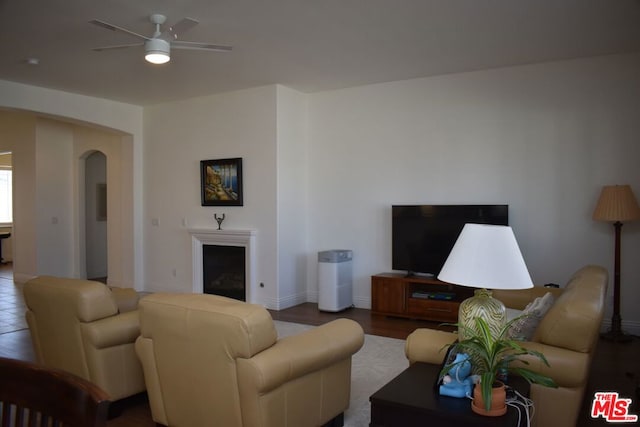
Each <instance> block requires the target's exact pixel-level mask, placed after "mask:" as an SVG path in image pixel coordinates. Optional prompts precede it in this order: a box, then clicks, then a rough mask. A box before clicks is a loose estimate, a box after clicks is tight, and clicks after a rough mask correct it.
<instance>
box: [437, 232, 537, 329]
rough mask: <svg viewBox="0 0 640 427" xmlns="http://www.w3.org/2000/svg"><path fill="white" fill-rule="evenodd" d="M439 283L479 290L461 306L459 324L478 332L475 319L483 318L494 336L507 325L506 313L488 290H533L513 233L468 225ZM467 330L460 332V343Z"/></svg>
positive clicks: (453, 250)
mask: <svg viewBox="0 0 640 427" xmlns="http://www.w3.org/2000/svg"><path fill="white" fill-rule="evenodd" d="M438 279H439V280H442V281H443V282H448V283H453V284H455V285H460V286H469V287H472V288H479V289H478V290H476V291H475V292H474V296H473V297H471V298H468V299H466V300H464V301H463V302H462V303H461V304H460V308H459V310H458V323H459V324H461V325H463V326H465V327H466V328H469V329H471V330H475V329H476V327H475V318H476V317H482V318H483V319H484V320H485V321H486V322H487V324H488V326H489V329H490V330H491V332H492V334H494V336H495V335H496V334H497V333H498V331H500V329H502V327H503V326H504V325H505V323H506V309H505V307H504V304H503V303H502V302H501V301H499V300H497V299H495V298H493V297H492V296H491V291H489V290H488V289H526V288H531V287H533V282H532V281H531V276H530V275H529V271H528V270H527V266H526V265H525V262H524V259H523V258H522V254H521V253H520V248H519V247H518V243H517V242H516V238H515V236H514V234H513V230H512V229H511V227H509V226H505V225H488V224H465V226H464V227H463V228H462V232H461V233H460V235H459V236H458V240H456V243H455V245H454V246H453V249H451V253H450V254H449V257H448V258H447V260H446V261H445V263H444V266H443V267H442V270H441V271H440V274H438ZM464 330H465V328H460V330H459V331H458V334H459V335H460V339H464V338H465V335H464Z"/></svg>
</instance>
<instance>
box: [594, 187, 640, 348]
mask: <svg viewBox="0 0 640 427" xmlns="http://www.w3.org/2000/svg"><path fill="white" fill-rule="evenodd" d="M638 218H640V207H638V202H637V200H636V198H635V196H634V194H633V190H631V187H630V186H628V185H606V186H604V187H602V191H601V192H600V197H599V199H598V203H597V204H596V208H595V209H594V211H593V219H594V220H596V221H605V222H612V223H613V227H614V231H615V250H614V254H615V260H614V274H613V315H612V317H611V329H610V330H609V332H607V333H606V334H603V335H602V336H603V338H605V339H609V340H611V341H630V340H631V337H630V336H628V335H626V334H624V333H623V332H622V319H621V317H620V232H621V229H622V223H623V222H629V221H635V220H637V219H638Z"/></svg>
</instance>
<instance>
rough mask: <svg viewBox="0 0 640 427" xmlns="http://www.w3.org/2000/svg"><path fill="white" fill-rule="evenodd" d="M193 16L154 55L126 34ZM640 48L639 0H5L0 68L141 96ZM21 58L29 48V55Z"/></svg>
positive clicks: (321, 82) (53, 84)
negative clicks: (159, 59) (192, 23)
mask: <svg viewBox="0 0 640 427" xmlns="http://www.w3.org/2000/svg"><path fill="white" fill-rule="evenodd" d="M151 13H162V14H165V15H166V16H167V17H168V20H167V21H168V23H169V24H171V23H175V22H177V21H179V20H180V19H181V18H183V17H190V18H194V19H197V20H199V21H200V24H199V25H198V26H196V27H195V28H193V29H192V30H190V31H189V32H188V33H186V34H185V35H184V37H183V38H182V40H189V41H202V42H209V43H216V44H229V45H232V46H233V47H234V50H233V51H232V52H213V53H212V52H202V51H191V50H172V53H171V56H172V59H171V62H169V63H168V64H165V65H160V66H158V65H151V64H148V63H146V62H145V61H144V58H143V56H144V55H143V48H142V47H135V48H128V49H118V50H110V51H102V52H95V51H92V50H91V48H93V47H98V46H104V45H110V44H124V43H133V42H136V41H137V39H135V38H132V37H131V36H129V35H127V34H122V33H116V32H111V31H108V30H106V29H103V28H99V27H97V26H95V25H91V24H89V23H88V21H89V20H91V19H100V20H103V21H107V22H110V23H112V24H115V25H118V26H121V27H125V28H128V29H130V30H133V31H135V32H138V33H141V34H145V35H151V34H152V33H153V27H152V25H151V24H150V23H149V21H148V16H149V14H151ZM638 51H640V1H639V0H191V1H188V0H0V79H3V80H10V81H15V82H21V83H26V84H31V85H36V86H44V87H49V88H54V89H60V90H64V91H69V92H75V93H80V94H85V95H91V96H97V97H102V98H108V99H113V100H118V101H123V102H128V103H132V104H138V105H150V104H154V103H158V102H164V101H171V100H178V99H184V98H190V97H194V96H200V95H207V94H212V93H218V92H224V91H229V90H236V89H241V88H247V87H253V86H260V85H265V84H273V83H280V84H283V85H285V86H289V87H291V88H294V89H297V90H299V91H302V92H315V91H323V90H331V89H338V88H344V87H350V86H357V85H364V84H370V83H378V82H385V81H393V80H403V79H410V78H415V77H423V76H432V75H438V74H446V73H456V72H464V71H473V70H480V69H488V68H495V67H504V66H511V65H519V64H528V63H534V62H544V61H553V60H559V59H567V58H578V57H585V56H593V55H607V54H615V53H625V52H638ZM28 58H38V59H39V61H40V63H39V65H37V66H34V65H29V64H28V63H27V62H26V60H27V59H28Z"/></svg>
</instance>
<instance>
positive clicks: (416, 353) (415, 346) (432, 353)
mask: <svg viewBox="0 0 640 427" xmlns="http://www.w3.org/2000/svg"><path fill="white" fill-rule="evenodd" d="M457 339H458V334H455V333H453V332H445V331H438V330H435V329H427V328H419V329H416V330H415V331H413V332H412V333H411V334H409V336H408V337H407V340H406V341H405V344H404V354H405V355H406V356H407V359H409V363H414V362H425V363H433V364H435V365H439V364H440V363H442V361H443V360H444V356H445V355H446V354H447V352H446V346H447V345H448V344H451V343H452V342H454V341H455V340H457Z"/></svg>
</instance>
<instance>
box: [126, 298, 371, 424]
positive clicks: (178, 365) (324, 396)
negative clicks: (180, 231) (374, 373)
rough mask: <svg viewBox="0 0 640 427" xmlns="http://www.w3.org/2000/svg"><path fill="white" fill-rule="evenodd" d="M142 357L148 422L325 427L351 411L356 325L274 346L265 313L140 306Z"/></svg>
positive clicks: (359, 335) (172, 301)
mask: <svg viewBox="0 0 640 427" xmlns="http://www.w3.org/2000/svg"><path fill="white" fill-rule="evenodd" d="M140 322H141V336H140V338H138V340H137V341H136V350H137V352H138V355H139V357H140V360H141V361H142V365H143V367H144V375H145V380H146V383H147V391H148V394H149V402H150V404H151V414H152V417H153V420H154V421H155V422H156V423H160V424H164V425H166V426H171V427H174V426H176V427H194V426H205V425H211V426H225V427H240V426H243V427H258V426H259V427H269V426H271V427H282V426H296V427H305V426H320V425H324V424H325V423H328V422H330V421H331V422H333V421H332V420H334V419H338V420H339V419H340V418H341V416H342V413H343V412H344V411H345V410H346V409H347V408H348V406H349V398H350V392H351V356H352V355H353V354H354V353H356V352H357V351H358V350H359V349H360V348H361V347H362V345H363V343H364V333H363V331H362V328H361V327H360V325H358V323H356V322H354V321H352V320H348V319H338V320H335V321H333V322H330V323H328V324H325V325H322V326H319V327H317V328H314V329H312V330H310V331H307V332H304V333H302V334H299V335H296V336H291V337H286V338H283V339H280V340H279V339H278V337H277V332H276V329H275V326H274V324H273V320H272V318H271V315H270V314H269V312H268V311H267V310H265V309H264V308H263V307H261V306H258V305H254V304H247V303H244V302H241V301H237V300H233V299H229V298H225V297H220V296H215V295H206V294H153V295H149V296H146V297H144V298H142V299H141V300H140Z"/></svg>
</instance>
